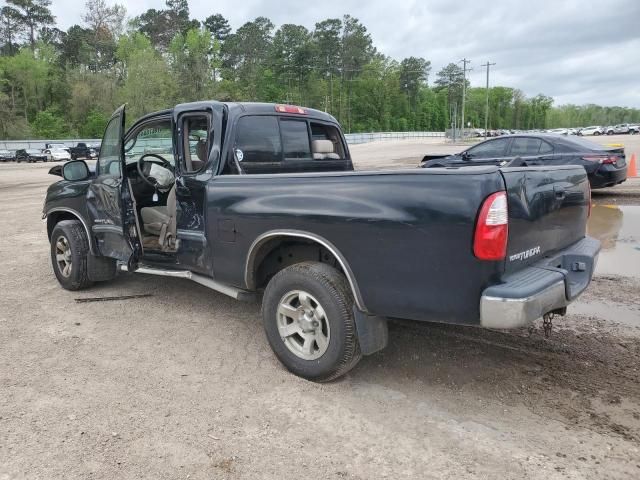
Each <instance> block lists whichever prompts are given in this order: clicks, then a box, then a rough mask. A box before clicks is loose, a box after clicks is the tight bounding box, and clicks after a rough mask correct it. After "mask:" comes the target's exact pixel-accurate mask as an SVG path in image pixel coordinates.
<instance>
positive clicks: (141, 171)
mask: <svg viewBox="0 0 640 480" xmlns="http://www.w3.org/2000/svg"><path fill="white" fill-rule="evenodd" d="M147 157H152V158H153V159H154V160H145V158H147ZM145 163H146V164H145ZM150 163H155V164H156V165H160V166H161V167H164V168H166V169H167V170H171V171H173V166H172V165H171V164H170V163H169V162H168V161H167V159H166V158H164V157H162V156H160V155H158V154H157V153H145V154H144V155H142V156H141V157H140V158H139V159H138V162H137V163H136V165H137V167H138V175H140V178H142V180H144V181H145V183H147V184H149V185H151V186H152V187H153V188H156V187H157V186H158V181H157V180H156V179H155V178H153V177H152V176H151V175H149V173H150V172H151V165H149V164H150Z"/></svg>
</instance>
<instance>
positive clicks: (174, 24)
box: [133, 0, 200, 52]
mask: <svg viewBox="0 0 640 480" xmlns="http://www.w3.org/2000/svg"><path fill="white" fill-rule="evenodd" d="M166 5H167V8H166V9H164V10H156V9H153V8H151V9H149V10H147V11H146V12H144V13H143V14H142V15H140V16H139V17H136V18H135V19H134V21H133V23H134V25H136V26H137V28H138V29H139V30H140V32H141V33H144V34H145V35H147V36H148V37H149V38H150V39H151V42H152V44H153V45H154V46H155V47H156V48H158V49H160V50H161V51H163V52H165V51H167V49H168V48H169V45H170V44H171V41H172V40H173V38H174V37H175V36H176V35H177V34H183V35H184V34H186V32H187V31H188V30H190V29H192V28H198V27H199V26H200V22H198V21H197V20H190V19H189V4H188V3H187V0H167V2H166Z"/></svg>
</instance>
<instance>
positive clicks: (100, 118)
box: [78, 110, 109, 138]
mask: <svg viewBox="0 0 640 480" xmlns="http://www.w3.org/2000/svg"><path fill="white" fill-rule="evenodd" d="M108 121H109V116H107V115H105V114H104V113H103V112H100V111H98V110H91V111H90V112H89V114H88V115H87V118H86V121H85V123H84V125H82V127H81V128H80V130H79V132H78V133H79V134H80V136H81V137H83V138H102V135H103V134H104V129H105V128H106V127H107V122H108Z"/></svg>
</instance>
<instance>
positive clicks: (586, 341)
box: [0, 137, 640, 480]
mask: <svg viewBox="0 0 640 480" xmlns="http://www.w3.org/2000/svg"><path fill="white" fill-rule="evenodd" d="M630 138H631V137H627V138H625V140H627V139H630ZM426 147H428V151H434V150H433V149H434V148H450V147H448V146H439V145H428V144H421V145H415V144H408V143H407V144H402V145H400V146H398V145H394V144H386V145H381V144H378V145H363V146H358V147H354V149H353V151H354V157H355V158H356V160H357V163H358V165H359V166H365V165H367V164H369V163H371V162H373V163H377V166H379V165H381V164H384V163H388V162H389V160H388V159H391V163H395V162H396V161H397V162H401V163H405V164H411V162H410V160H407V159H410V158H417V157H419V156H420V152H421V151H422V150H424V149H427V148H426ZM637 150H638V151H640V148H638V149H637ZM425 153H426V152H425ZM376 158H377V159H378V160H377V161H376ZM47 169H48V166H46V165H42V164H39V165H25V164H21V165H15V164H8V165H0V205H2V207H3V208H2V211H1V213H0V221H1V222H2V225H3V226H4V228H3V233H2V240H1V241H0V258H2V259H3V263H4V265H3V268H2V269H1V270H0V279H1V288H2V295H1V297H0V479H2V480H4V479H23V478H24V479H33V478H41V479H55V478H83V479H86V478H96V479H110V480H111V479H114V478H118V479H129V478H156V479H187V478H191V479H212V478H216V479H218V478H234V479H235V478H242V479H245V478H246V479H255V478H267V479H285V478H337V479H339V478H357V479H369V478H393V479H399V478H452V479H454V478H455V479H458V478H463V477H464V478H496V479H505V478H514V479H515V478H518V479H519V478H531V479H545V480H548V479H555V478H594V479H601V478H630V479H631V478H638V476H639V475H640V433H639V432H640V371H639V367H638V365H639V361H640V280H639V279H637V278H634V274H637V272H640V261H639V260H638V255H640V249H639V248H638V244H639V243H638V242H640V232H638V226H639V225H640V215H639V214H638V209H639V208H640V207H637V206H623V207H613V208H612V207H610V206H609V207H598V208H597V209H596V210H595V211H594V216H593V217H592V225H590V231H591V232H592V234H594V235H596V236H598V237H599V238H602V239H603V240H604V241H605V242H606V248H607V250H605V251H604V252H603V256H602V258H601V264H600V265H599V267H598V268H599V272H600V273H599V274H598V276H597V277H596V279H595V282H594V284H593V285H592V287H591V288H590V290H589V292H588V293H587V294H586V295H585V296H584V297H582V298H581V300H580V301H579V302H578V303H577V304H576V306H575V308H574V309H572V310H571V313H570V315H569V316H567V317H566V318H565V319H563V320H560V321H558V322H556V327H555V330H554V333H553V335H552V336H551V338H550V339H545V338H544V336H543V335H542V334H541V332H540V328H539V327H540V326H539V325H538V328H537V330H535V331H533V332H532V333H531V334H530V332H528V331H514V332H508V333H502V332H493V331H481V330H477V329H471V328H456V327H449V326H441V325H424V324H415V323H409V322H407V323H401V324H393V325H392V326H391V332H390V346H389V348H388V349H386V350H385V351H384V352H381V353H379V354H376V355H374V356H371V357H367V358H365V359H364V360H363V361H362V362H361V363H360V365H359V366H358V367H356V368H355V369H354V370H353V371H352V372H351V373H350V374H349V375H348V376H347V377H345V378H344V379H342V380H340V381H337V382H334V383H331V384H328V385H316V384H312V383H309V382H306V381H303V380H301V379H298V378H296V377H294V376H292V375H290V374H289V373H287V372H286V371H285V370H284V369H283V368H282V367H281V366H280V365H279V363H278V362H277V361H276V359H275V358H274V357H273V356H272V354H271V352H270V350H269V347H268V346H267V342H266V340H265V338H264V335H263V332H262V327H261V325H260V321H259V307H258V306H257V305H247V304H242V303H237V302H235V301H233V300H231V299H229V298H227V297H225V296H222V295H220V294H217V293H215V292H212V291H210V290H207V289H206V288H204V287H201V286H199V285H196V284H192V283H189V282H187V281H182V280H166V279H162V278H156V277H150V276H143V275H128V274H127V275H121V276H120V277H119V278H118V279H116V280H115V281H113V282H111V283H109V284H105V285H100V286H97V287H95V288H93V289H92V290H89V291H86V292H80V293H71V292H66V291H64V290H62V289H61V288H60V287H59V286H58V284H57V282H56V280H55V277H54V276H53V273H52V271H51V266H50V263H49V256H48V245H47V239H46V234H45V232H44V226H43V224H42V223H41V222H40V210H41V207H42V201H43V195H44V192H45V189H46V186H47V185H48V184H49V183H50V182H51V181H53V180H55V179H54V177H50V176H48V175H46V171H47ZM635 185H638V184H637V183H633V185H632V186H633V187H634V188H635ZM616 192H617V188H616V189H614V191H613V193H610V194H607V197H606V198H605V200H606V199H607V198H613V199H615V198H616ZM619 196H624V195H619ZM604 203H608V204H609V203H614V202H612V201H607V202H604ZM629 203H633V201H632V200H629ZM639 203H640V202H639ZM593 218H595V219H597V220H593ZM634 252H635V253H634ZM137 293H150V294H152V295H153V297H150V298H145V299H138V300H131V301H121V302H104V303H89V304H78V303H76V302H75V301H74V299H75V298H82V297H95V296H111V295H121V294H137Z"/></svg>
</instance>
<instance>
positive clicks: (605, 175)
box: [589, 166, 627, 188]
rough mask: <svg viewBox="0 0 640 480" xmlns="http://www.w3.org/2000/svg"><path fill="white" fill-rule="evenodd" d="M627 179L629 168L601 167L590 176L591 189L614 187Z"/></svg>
mask: <svg viewBox="0 0 640 480" xmlns="http://www.w3.org/2000/svg"><path fill="white" fill-rule="evenodd" d="M626 179H627V167H626V166H625V167H622V168H619V167H609V166H601V167H600V168H599V169H598V170H596V171H595V172H593V173H592V174H590V175H589V183H590V184H591V188H605V187H613V186H614V185H617V184H619V183H622V182H624V181H625V180H626Z"/></svg>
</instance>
